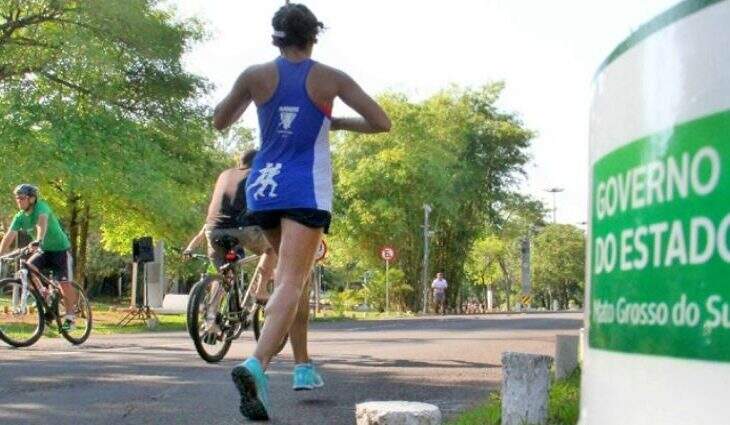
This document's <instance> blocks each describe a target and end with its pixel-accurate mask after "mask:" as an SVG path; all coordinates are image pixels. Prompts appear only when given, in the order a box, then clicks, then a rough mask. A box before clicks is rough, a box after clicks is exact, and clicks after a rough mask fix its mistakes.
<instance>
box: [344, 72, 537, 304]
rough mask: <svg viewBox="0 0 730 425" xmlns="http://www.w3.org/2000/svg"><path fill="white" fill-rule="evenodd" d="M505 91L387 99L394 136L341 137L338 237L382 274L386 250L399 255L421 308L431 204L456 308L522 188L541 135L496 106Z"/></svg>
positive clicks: (440, 259)
mask: <svg viewBox="0 0 730 425" xmlns="http://www.w3.org/2000/svg"><path fill="white" fill-rule="evenodd" d="M502 88H503V85H502V84H490V85H487V86H484V87H482V88H479V89H474V90H463V89H458V88H455V87H452V88H450V89H448V90H444V91H443V92H441V93H438V94H437V95H435V96H433V97H431V98H429V99H427V100H425V101H423V102H420V103H412V102H409V101H408V99H407V98H405V97H404V96H402V95H397V94H391V95H388V96H385V97H383V98H382V99H381V103H382V104H383V105H384V107H385V109H386V110H387V112H388V114H389V115H390V116H391V119H392V120H393V122H395V123H397V124H396V125H395V126H394V128H393V130H392V131H391V132H390V133H388V134H385V135H382V134H378V135H370V134H347V135H345V136H342V137H339V138H337V139H335V143H334V145H335V158H334V163H335V173H336V191H335V193H336V195H337V199H336V203H335V222H334V225H333V233H334V234H336V235H343V236H338V238H342V239H343V240H344V244H345V245H346V246H347V247H348V254H349V255H352V256H353V257H356V258H359V259H362V261H365V262H367V263H369V265H370V266H371V267H374V266H375V265H376V264H377V263H379V260H378V258H377V252H378V248H379V247H380V246H382V245H383V244H392V245H394V246H395V247H396V248H397V249H398V250H399V257H398V259H397V264H395V266H397V267H399V268H400V269H401V270H403V272H404V274H405V281H406V283H407V284H408V285H409V286H410V287H411V288H413V289H414V291H413V292H412V294H411V297H410V299H409V300H408V301H409V304H410V305H411V306H412V307H414V308H415V307H416V306H417V305H418V303H419V302H420V294H421V284H420V271H421V257H422V255H423V252H422V250H423V247H422V242H421V241H422V236H421V235H422V233H421V232H422V230H421V228H420V226H421V223H422V215H421V214H420V212H421V211H422V209H421V207H422V205H423V204H424V203H428V204H430V205H432V206H433V214H432V217H433V228H434V229H435V235H434V237H433V238H432V244H433V245H432V252H433V256H432V257H431V260H432V263H431V265H430V267H429V270H432V271H433V270H435V269H438V270H440V271H443V272H444V273H445V275H446V276H447V279H448V280H449V282H450V288H451V291H449V298H450V301H451V302H452V303H453V301H454V300H455V298H456V296H457V294H458V293H459V287H460V285H461V283H462V282H463V281H464V280H465V279H464V277H465V274H464V273H465V272H464V264H465V262H466V258H467V253H468V251H469V249H470V248H471V246H472V242H473V241H474V239H475V238H476V237H477V236H478V234H479V232H480V231H481V230H482V229H483V227H484V223H485V222H487V221H488V220H489V219H490V217H494V216H496V215H497V212H498V211H499V208H500V205H501V203H503V202H504V200H505V199H507V198H508V197H509V196H510V194H512V193H513V192H514V191H515V189H516V184H517V183H518V181H519V176H520V174H521V173H522V172H523V170H522V167H523V166H524V164H525V163H526V162H527V153H526V148H527V147H528V145H529V140H530V139H531V137H532V133H531V132H530V131H529V130H527V129H525V128H524V127H523V126H522V124H521V122H520V121H519V120H518V119H517V117H515V116H514V115H512V114H508V113H503V112H500V111H499V110H498V109H497V108H496V107H495V105H494V104H495V102H496V101H497V99H498V97H499V94H500V93H501V90H502Z"/></svg>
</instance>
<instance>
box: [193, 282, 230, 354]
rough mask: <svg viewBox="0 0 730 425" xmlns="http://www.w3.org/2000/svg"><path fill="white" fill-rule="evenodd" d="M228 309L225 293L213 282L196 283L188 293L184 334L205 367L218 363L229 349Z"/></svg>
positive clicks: (226, 294)
mask: <svg viewBox="0 0 730 425" xmlns="http://www.w3.org/2000/svg"><path fill="white" fill-rule="evenodd" d="M228 305H229V301H228V293H226V291H225V290H224V289H223V288H222V287H221V285H219V284H218V283H217V282H216V281H210V280H209V281H203V282H200V284H198V285H195V287H194V288H193V290H192V291H191V293H190V303H189V304H188V307H189V308H188V320H189V323H188V330H189V332H190V336H191V337H192V338H193V344H194V345H195V350H196V351H197V352H198V354H199V355H200V357H201V358H202V359H203V360H205V361H206V362H208V363H217V362H219V361H221V360H222V359H223V357H225V356H226V353H228V350H229V349H230V348H231V342H232V341H231V338H228V333H227V332H226V329H228V328H229V327H230V325H229V320H228Z"/></svg>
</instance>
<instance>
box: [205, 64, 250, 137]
mask: <svg viewBox="0 0 730 425" xmlns="http://www.w3.org/2000/svg"><path fill="white" fill-rule="evenodd" d="M250 74H251V71H250V68H249V69H247V70H245V71H243V72H242V73H241V75H239V76H238V79H237V80H236V82H235V84H234V85H233V88H232V89H231V92H230V93H228V96H226V97H225V99H223V100H222V101H221V103H219V104H218V106H216V107H215V111H214V112H213V126H214V127H215V128H216V129H218V130H225V129H226V128H228V127H230V126H231V125H233V123H235V122H236V121H237V120H238V119H239V118H241V115H243V113H244V112H245V111H246V108H248V105H250V104H251V101H252V100H253V98H252V97H251V90H250V87H249V84H250V81H249V80H250Z"/></svg>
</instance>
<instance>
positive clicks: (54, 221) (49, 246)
mask: <svg viewBox="0 0 730 425" xmlns="http://www.w3.org/2000/svg"><path fill="white" fill-rule="evenodd" d="M41 214H45V215H46V216H47V217H48V228H47V229H46V237H45V238H43V240H42V241H41V249H42V250H44V251H66V250H67V249H69V248H71V243H70V242H69V240H68V236H66V234H65V233H64V232H63V229H61V223H59V222H58V217H56V214H54V213H53V210H51V207H50V206H48V204H47V203H46V202H45V201H40V200H39V201H36V204H35V207H34V208H33V211H31V212H30V213H26V212H25V211H19V212H18V213H17V214H15V217H14V218H13V224H11V225H10V230H15V231H16V232H17V231H19V230H23V231H25V232H27V233H29V234H31V235H33V237H34V238H37V235H36V225H37V224H38V217H39V216H40V215H41Z"/></svg>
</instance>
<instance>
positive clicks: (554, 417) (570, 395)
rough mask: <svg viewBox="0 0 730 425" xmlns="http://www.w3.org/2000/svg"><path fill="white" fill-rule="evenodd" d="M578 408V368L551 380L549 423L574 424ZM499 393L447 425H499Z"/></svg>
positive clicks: (500, 402) (500, 405)
mask: <svg viewBox="0 0 730 425" xmlns="http://www.w3.org/2000/svg"><path fill="white" fill-rule="evenodd" d="M579 409H580V369H578V370H576V371H575V372H574V373H573V374H572V375H571V376H570V377H569V378H568V379H565V380H563V381H557V382H553V384H552V386H551V387H550V394H549V400H548V424H549V425H575V424H576V423H577V422H578V413H579ZM501 411H502V400H501V398H500V396H499V393H497V392H494V393H492V394H490V396H489V399H488V400H487V401H486V402H484V404H482V405H480V406H477V407H475V408H474V409H471V410H468V411H466V412H464V413H462V414H461V415H459V416H458V417H457V418H455V419H453V420H451V421H450V422H447V425H499V424H500V422H501V419H502V416H501V415H502V412H501Z"/></svg>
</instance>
